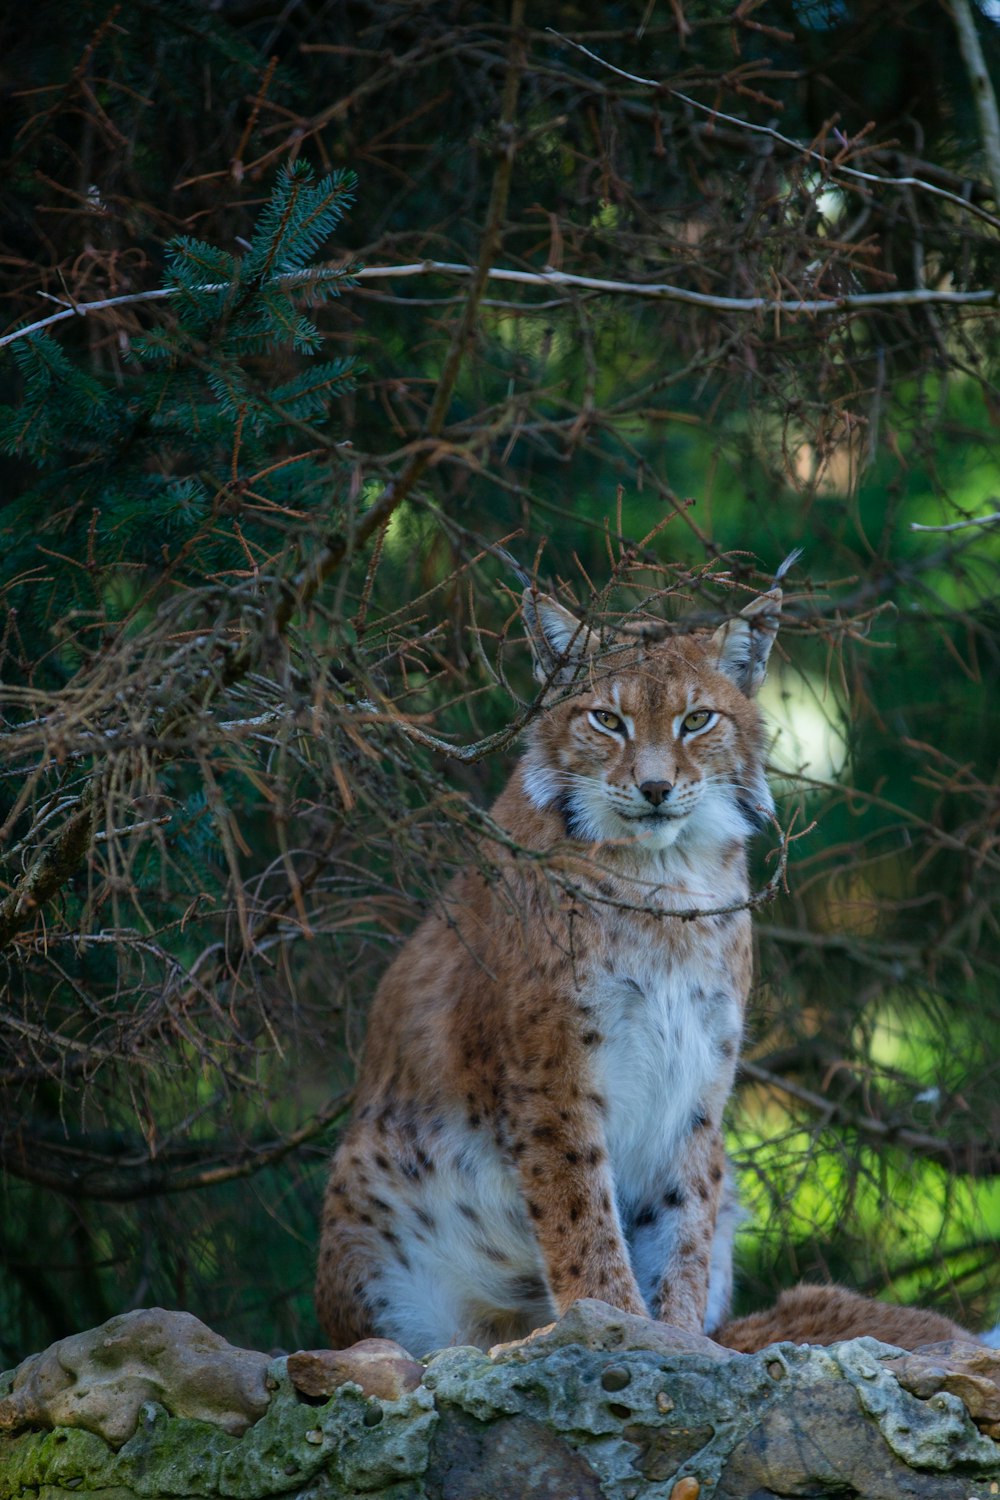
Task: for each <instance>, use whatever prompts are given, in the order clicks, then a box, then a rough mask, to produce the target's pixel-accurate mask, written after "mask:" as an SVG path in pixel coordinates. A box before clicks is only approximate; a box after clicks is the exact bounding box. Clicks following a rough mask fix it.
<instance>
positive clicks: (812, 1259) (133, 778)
mask: <svg viewBox="0 0 1000 1500" xmlns="http://www.w3.org/2000/svg"><path fill="white" fill-rule="evenodd" d="M550 28H551V29H550ZM583 49H586V50H583ZM995 85H997V86H1000V31H998V23H997V21H996V19H995V18H994V12H993V10H992V9H980V8H977V6H976V5H975V4H974V3H972V0H946V3H941V0H739V3H731V0H701V3H698V4H695V3H692V0H669V3H668V0H630V3H621V4H614V5H613V4H595V5H582V4H581V5H577V4H570V3H565V4H560V3H552V4H548V5H544V4H543V5H536V6H531V7H526V6H525V5H524V4H523V3H522V0H513V4H512V5H508V4H506V3H497V4H490V3H476V0H469V3H454V4H452V3H431V0H427V3H421V0H409V3H404V0H384V3H376V0H347V3H344V0H288V3H284V4H278V3H271V0H223V3H221V4H219V5H216V6H211V7H210V6H207V5H204V4H202V3H200V0H190V3H185V0H164V3H159V0H132V3H130V4H128V5H116V4H109V3H107V0H80V3H78V4H76V5H74V6H72V7H70V6H67V5H65V4H62V3H46V0H40V3H36V4H35V5H34V6H32V7H31V8H30V9H29V10H25V8H24V7H21V8H19V10H18V12H17V14H15V12H14V11H13V10H10V11H8V12H7V13H6V14H5V16H4V18H3V19H0V89H2V92H3V108H2V111H0V162H2V168H0V329H2V331H3V333H4V334H5V335H7V336H8V338H7V339H6V341H5V342H4V345H3V347H2V348H0V403H2V410H0V447H2V456H0V484H2V488H0V713H2V719H0V965H2V1000H0V1156H2V1168H3V1175H2V1184H0V1261H2V1270H0V1367H2V1366H4V1365H10V1364H13V1363H15V1362H16V1361H17V1360H18V1359H19V1358H21V1357H22V1356H23V1355H24V1354H26V1353H27V1352H29V1351H30V1350H32V1349H35V1348H39V1347H41V1346H43V1345H44V1344H46V1343H47V1342H49V1341H50V1340H52V1339H54V1338H57V1337H60V1336H62V1335H64V1334H67V1333H69V1332H72V1331H75V1330H76V1329H79V1328H82V1327H86V1326H89V1325H91V1324H95V1323H98V1322H100V1321H102V1320H103V1319H105V1318H107V1317H108V1316H110V1315H112V1314H114V1313H116V1312H120V1311H123V1310H126V1309H128V1308H131V1307H135V1306H139V1305H152V1304H157V1303H159V1304H163V1305H166V1306H168V1307H181V1308H186V1309H189V1310H190V1311H192V1312H194V1313H196V1314H198V1315H199V1316H200V1317H202V1318H203V1319H205V1320H206V1321H207V1322H209V1323H211V1324H212V1325H214V1326H215V1327H216V1328H218V1329H219V1330H220V1331H221V1332H224V1333H225V1334H226V1335H228V1336H229V1337H230V1338H232V1339H233V1340H235V1341H238V1342H245V1343H248V1344H251V1345H254V1346H256V1347H264V1348H267V1347H269V1346H272V1345H282V1346H285V1347H299V1346H303V1345H304V1346H307V1347H308V1346H309V1345H310V1344H314V1343H316V1342H317V1341H318V1340H319V1337H320V1336H319V1333H318V1329H317V1326H316V1322H315V1317H314V1313H313V1309H312V1302H311V1282H312V1267H313V1258H314V1249H315V1242H316V1222H317V1212H318V1202H319V1195H320V1192H321V1187H322V1181H323V1176H324V1169H325V1162H326V1159H327V1157H328V1155H329V1153H330V1150H331V1148H332V1146H333V1144H334V1142H335V1140H336V1136H337V1131H338V1129H339V1128H340V1127H341V1125H342V1122H343V1120H344V1118H345V1113H346V1111H347V1109H348V1107H349V1098H350V1088H351V1079H352V1072H353V1067H354V1060H355V1058H356V1056H357V1052H358V1047H359V1045H360V1043H361V1039H362V1037H363V1032H364V1019H365V1012H366V1006H367V1003H368V1000H369V997H370V995H371V993H372V991H373V988H374V986H375V984H376V982H377V979H378V976H379V974H380V972H381V971H382V970H383V968H384V967H385V965H386V963H387V961H388V960H389V958H390V957H391V955H392V954H393V953H394V952H395V951H396V949H397V947H398V945H399V944H400V943H401V942H402V941H403V940H404V939H405V937H406V935H407V934H408V933H409V932H410V931H411V930H412V928H413V926H414V924H415V922H416V921H417V919H418V917H419V915H420V913H421V912H422V911H424V910H426V909H427V907H428V906H429V905H430V903H431V902H433V900H434V899H435V895H436V893H437V892H438V891H439V890H440V888H441V886H442V884H443V882H445V881H446V880H447V878H448V876H449V874H450V872H451V871H452V870H453V869H454V868H455V867H456V866H457V865H458V864H460V863H462V862H463V861H465V860H468V859H469V858H483V859H485V860H487V861H488V858H489V829H488V826H486V825H484V823H483V820H482V817H481V813H480V809H482V808H484V807H486V806H488V803H489V799H490V798H491V797H492V796H493V795H494V794H495V793H496V791H497V790H498V789H499V787H500V786H501V785H502V783H503V780H504V777H505V775H506V773H507V770H508V768H509V766H510V764H511V758H512V755H513V754H514V747H515V740H516V735H517V732H518V729H519V728H520V727H521V726H522V725H523V723H524V722H525V721H526V719H527V718H528V717H529V716H530V714H531V713H532V712H533V711H534V709H533V692H534V689H533V685H532V682H531V676H530V668H529V663H528V659H527V652H526V649H525V647H524V644H523V638H522V635H521V632H520V630H519V628H518V626H517V623H516V620H515V603H516V592H517V585H516V579H515V577H514V575H513V573H512V572H511V571H510V569H509V568H508V567H507V566H506V564H505V563H504V561H503V559H502V557H501V556H499V555H498V554H497V553H496V551H491V550H490V548H494V547H495V546H496V544H503V545H504V546H505V547H506V548H507V549H509V551H510V552H512V553H513V554H514V555H515V556H516V557H517V559H518V560H519V562H520V563H521V564H522V566H524V567H525V568H527V569H528V570H529V571H534V572H536V573H537V576H538V577H539V579H540V580H541V581H542V582H543V583H545V584H546V586H550V587H553V588H555V589H556V590H557V591H558V592H559V593H560V594H561V596H562V597H563V598H564V599H565V600H566V601H567V602H570V603H574V604H575V605H577V606H579V607H580V608H582V609H585V610H587V611H589V612H590V613H591V614H592V615H595V616H601V615H605V616H607V617H609V618H610V617H614V616H616V615H619V614H621V613H623V612H627V611H647V612H651V613H653V614H656V615H659V616H661V617H665V618H668V619H679V618H684V617H688V616H690V615H692V614H698V615H699V616H700V617H701V618H703V619H704V620H706V621H711V620H712V619H716V618H718V617H719V616H720V615H722V614H725V613H726V612H728V611H731V610H734V609H736V608H738V607H740V606H741V604H743V603H745V602H746V601H747V599H748V598H750V597H752V590H753V589H755V588H760V587H762V586H763V585H764V584H765V583H766V580H767V578H768V577H769V576H770V574H771V573H772V572H773V570H774V568H775V567H776V566H777V564H778V563H779V562H780V561H781V559H782V558H783V557H784V556H785V555H786V554H787V553H788V552H789V551H790V550H791V549H792V548H793V547H796V546H800V547H802V549H803V555H802V558H801V561H800V562H799V563H798V564H797V566H796V567H795V569H794V570H793V572H792V574H791V575H790V579H789V584H790V588H789V592H788V594H787V596H786V598H787V610H786V616H785V622H784V625H783V630H782V635H781V638H780V651H779V652H777V653H776V655H777V657H778V660H777V661H776V663H775V666H774V668H773V670H772V673H771V679H770V681H769V684H768V687H767V690H766V694H765V700H764V701H765V707H766V709H767V712H768V715H769V718H770V722H771V724H772V726H773V729H774V741H773V745H772V750H771V761H772V769H773V776H774V781H775V785H776V790H777V792H778V801H779V819H780V824H781V828H780V829H775V830H773V831H772V832H771V833H770V834H769V835H766V836H765V837H764V838H763V839H762V840H761V841H760V848H759V850H758V853H757V861H758V868H757V876H756V878H757V887H758V889H759V890H760V891H761V892H762V893H763V896H764V897H766V898H767V899H762V900H761V902H760V907H759V910H758V912H757V922H758V935H759V943H758V946H759V958H758V974H759V979H758V985H757V989H756V992H755V995H754V999H753V1007H752V1019H751V1027H750V1033H749V1036H748V1040H747V1050H746V1061H745V1066H744V1070H743V1073H742V1075H741V1080H740V1085H739V1089H738V1093H737V1096H736V1098H735V1099H734V1101H733V1104H732V1107H731V1110H730V1141H731V1147H732V1150H733V1153H734V1155H735V1157H736V1158H737V1160H738V1161H739V1163H740V1164H741V1166H742V1167H743V1168H744V1184H745V1197H746V1202H747V1207H748V1211H749V1212H748V1219H747V1223H746V1225H745V1227H744V1230H743V1233H742V1235H741V1237H740V1243H739V1305H740V1308H741V1310H745V1309H749V1308H751V1307H753V1306H758V1305H762V1304H764V1303H767V1302H769V1301H771V1300H772V1299H773V1296H774V1294H775V1292H776V1291H777V1289H778V1288H779V1287H781V1286H784V1285H787V1284H789V1283H791V1282H794V1281H795V1280H797V1279H799V1278H800V1277H809V1278H812V1279H817V1278H818V1279H823V1278H827V1277H833V1278H836V1279H839V1280H843V1281H845V1282H846V1283H847V1284H849V1285H851V1286H853V1287H856V1288H860V1289H862V1290H865V1291H868V1292H871V1293H873V1294H876V1295H879V1296H884V1297H887V1298H889V1299H892V1300H900V1301H912V1302H921V1303H925V1304H927V1305H932V1306H936V1307H939V1308H941V1309H942V1310H945V1311H947V1312H950V1313H952V1314H953V1315H955V1316H958V1317H959V1318H962V1319H965V1320H966V1321H967V1322H968V1323H969V1324H970V1325H971V1326H981V1325H983V1324H984V1323H985V1322H986V1321H988V1320H991V1319H993V1318H994V1317H995V1316H996V1315H997V1313H998V1312H1000V1269H998V1266H997V1257H996V1254H995V1246H996V1241H997V1235H998V1233H1000V1060H998V1059H1000V990H998V974H1000V934H998V926H997V911H998V908H997V892H998V885H1000V880H998V877H1000V828H998V825H1000V794H998V790H997V766H998V757H1000V716H998V714H997V712H996V708H995V704H996V695H997V684H998V659H1000V614H998V606H997V594H998V581H1000V530H998V515H997V513H998V512H1000V499H998V492H1000V451H998V436H997V422H998V417H1000V389H998V385H997V377H998V367H1000V340H998V322H997V294H998V289H1000V127H998V125H997V120H996V105H995V98H994V93H993V89H994V86H995ZM498 269H499V270H506V271H508V272H513V273H527V274H526V279H522V280H516V279H515V280H510V279H501V278H498V277H497V276H495V275H491V274H489V273H491V272H495V271H496V270H498ZM545 271H549V272H557V273H561V277H562V278H563V279H560V277H558V276H553V275H551V274H549V275H548V276H547V277H543V276H542V274H541V273H543V272H545ZM588 280H589V281H594V280H596V281H599V282H601V283H603V285H598V286H594V285H589V284H588ZM608 283H610V285H608ZM655 288H660V289H661V290H660V291H659V292H655V291H653V292H651V289H655ZM664 288H665V289H666V290H663V289H664ZM162 291H166V292H168V293H169V295H167V296H158V297H155V298H150V297H145V296H144V294H146V293H150V292H162ZM109 300H110V301H111V305H105V306H98V307H95V308H93V309H92V310H91V311H89V312H87V311H85V308H86V305H87V304H95V303H97V304H103V303H107V302H108V301H109ZM55 315H64V316H60V317H58V319H57V321H53V322H50V323H49V325H48V326H47V327H44V328H41V329H37V328H36V329H35V330H34V331H33V332H31V333H24V332H23V330H25V329H26V328H27V327H28V326H29V325H32V324H35V323H38V322H39V321H42V320H45V319H47V318H52V317H54V316H55ZM15 335H16V336H15Z"/></svg>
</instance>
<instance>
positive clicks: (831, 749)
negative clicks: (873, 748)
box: [760, 657, 847, 781]
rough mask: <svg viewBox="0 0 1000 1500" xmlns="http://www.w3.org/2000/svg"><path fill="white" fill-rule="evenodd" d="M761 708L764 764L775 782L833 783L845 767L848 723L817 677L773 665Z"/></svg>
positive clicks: (762, 693)
mask: <svg viewBox="0 0 1000 1500" xmlns="http://www.w3.org/2000/svg"><path fill="white" fill-rule="evenodd" d="M772 661H773V657H772ZM760 706H761V709H762V711H763V714H764V719H765V721H766V723H767V726H768V729H769V730H770V733H771V742H770V745H769V746H768V763H769V765H770V767H771V769H772V772H773V774H774V775H775V776H776V777H777V779H778V780H781V779H785V780H789V779H791V778H793V777H795V776H807V777H809V778H810V779H811V780H813V781H836V780H837V778H838V777H839V776H840V775H841V774H842V772H843V770H844V768H845V766H846V765H847V721H846V716H845V714H844V710H843V708H842V706H841V704H840V703H839V702H838V701H837V699H836V697H835V696H834V693H833V690H832V688H830V687H829V686H828V685H827V684H826V683H824V681H823V679H822V678H821V677H819V676H816V675H813V674H811V673H807V672H802V671H800V670H799V669H797V668H792V667H791V666H790V665H789V664H788V663H787V662H782V661H778V662H774V664H773V665H772V666H771V668H770V670H769V671H768V675H767V679H766V681H765V683H764V686H763V687H762V689H761V692H760Z"/></svg>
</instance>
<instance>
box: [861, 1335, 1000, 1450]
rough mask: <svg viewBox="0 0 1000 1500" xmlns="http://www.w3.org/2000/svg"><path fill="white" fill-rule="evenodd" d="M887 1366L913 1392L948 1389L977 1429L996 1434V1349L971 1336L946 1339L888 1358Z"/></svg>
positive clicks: (999, 1366)
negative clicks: (896, 1357)
mask: <svg viewBox="0 0 1000 1500" xmlns="http://www.w3.org/2000/svg"><path fill="white" fill-rule="evenodd" d="M887 1368H888V1369H890V1370H891V1371H892V1373H893V1375H895V1377H896V1379H897V1380H898V1381H899V1383H900V1385H901V1386H903V1387H904V1388H905V1389H906V1390H908V1391H911V1392H912V1393H913V1395H914V1396H923V1397H929V1396H934V1395H936V1394H937V1393H938V1392H939V1391H950V1392H952V1394H954V1395H956V1396H958V1397H960V1399H961V1401H962V1404H963V1405H964V1407H965V1409H966V1411H967V1412H968V1413H969V1415H970V1416H971V1418H972V1420H973V1421H974V1422H975V1423H976V1426H977V1427H978V1428H979V1429H980V1431H982V1432H985V1433H986V1434H987V1436H988V1437H992V1438H1000V1351H997V1350H996V1349H988V1348H986V1347H985V1346H984V1345H983V1344H979V1343H976V1342H975V1341H974V1340H965V1339H949V1340H948V1341H947V1342H946V1343H942V1344H925V1345H924V1346H923V1347H922V1348H921V1349H918V1350H916V1351H915V1352H914V1353H913V1354H907V1355H904V1356H903V1357H902V1358H901V1359H893V1360H889V1361H888V1364H887Z"/></svg>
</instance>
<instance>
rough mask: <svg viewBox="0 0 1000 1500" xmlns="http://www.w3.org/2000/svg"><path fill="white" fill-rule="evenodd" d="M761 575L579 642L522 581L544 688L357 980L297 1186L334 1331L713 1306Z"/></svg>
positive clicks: (487, 1325)
mask: <svg viewBox="0 0 1000 1500" xmlns="http://www.w3.org/2000/svg"><path fill="white" fill-rule="evenodd" d="M780 599H781V594H780V590H779V589H778V588H777V587H775V588H774V589H772V590H771V591H769V592H768V593H766V594H763V595H761V596H760V597H759V598H756V599H754V600H753V602H752V603H751V604H750V605H749V606H748V607H747V608H746V609H744V610H743V612H742V614H740V615H736V616H734V617H733V618H732V619H730V620H728V621H727V622H726V623H725V624H724V625H723V626H722V627H720V628H719V629H718V630H716V631H715V632H714V633H712V632H708V631H703V632H694V633H686V634H685V633H676V634H670V635H667V636H666V637H665V638H659V639H657V638H646V637H644V635H643V634H642V633H641V632H638V633H635V634H629V633H626V632H621V633H619V634H617V635H616V636H612V637H611V638H610V639H608V638H605V640H604V641H603V642H599V641H598V639H597V637H596V635H594V634H593V633H592V632H590V631H588V630H587V629H586V628H585V627H584V626H583V625H582V624H581V623H580V622H579V621H578V620H577V619H576V617H575V616H574V615H572V614H571V613H569V612H568V611H567V610H565V609H563V608H562V607H561V606H560V605H559V604H557V603H556V602H555V601H554V600H552V599H550V598H548V597H547V596H543V595H536V594H534V593H533V592H532V591H530V590H529V591H528V592H527V593H526V594H525V599H524V607H523V615H524V620H525V624H526V628H527V631H528V634H529V637H530V638H531V641H532V645H533V649H534V652H535V657H536V670H537V673H538V675H539V677H540V678H541V679H542V680H543V681H545V682H547V683H548V684H549V695H548V699H547V702H546V706H545V708H544V710H543V711H542V713H541V714H540V716H539V717H538V718H537V720H536V721H535V722H534V724H533V726H532V727H531V730H530V732H529V735H528V743H527V748H526V752H525V754H524V756H523V758H522V760H521V762H520V764H519V765H518V766H517V768H516V770H515V771H514V774H513V776H512V777H511V780H510V782H509V783H508V785H507V787H506V789H505V790H504V792H503V793H502V794H501V796H500V798H499V799H498V801H497V803H496V804H495V806H494V808H493V810H492V817H493V819H494V820H495V822H496V823H497V824H499V825H500V827H501V828H502V829H504V830H505V831H506V834H507V835H508V838H507V839H506V840H503V841H499V840H498V841H495V842H491V843H490V845H489V848H488V851H486V858H485V859H484V864H483V869H486V868H487V866H488V869H489V873H488V875H486V874H484V873H482V871H481V870H480V869H473V870H469V871H468V872H466V873H465V874H462V875H460V876H459V877H458V878H457V879H456V880H455V881H454V882H453V883H452V885H451V886H450V887H449V888H448V890H447V891H446V893H445V895H444V897H443V898H442V900H441V902H440V904H439V908H438V909H437V910H436V911H434V913H433V914H432V915H431V916H429V917H428V918H427V919H426V921H425V922H424V923H423V925H422V926H421V927H420V928H419V929H418V930H417V932H416V933H415V934H414V935H413V937H412V938H411V939H410V940H409V942H408V943H407V944H406V945H405V947H404V948H403V950H402V951H401V952H400V954H399V956H398V957H397V959H396V960H395V962H394V963H393V964H392V966H391V967H390V969H389V970H388V972H387V973H386V975H385V977H384V979H383V980H382V983H381V985H380V986H379V989H378V991H377V993H376V996H375V999H374V1002H373V1006H372V1010H371V1016H370V1021H369V1032H368V1042H367V1048H366V1052H365V1056H364V1061H363V1065H362V1068H361V1073H360V1078H359V1083H358V1088H357V1094H356V1106H355V1115H354V1119H353V1122H352V1124H351V1125H350V1127H349V1129H348V1131H347V1132H346V1135H345V1137H344V1139H343V1142H342V1144H341V1145H340V1147H339V1149H338V1151H337V1153H336V1155H335V1157H334V1160H333V1165H332V1170H331V1173H330V1179H329V1184H328V1187H327V1192H326V1198H325V1202H324V1208H323V1222H322V1231H321V1247H320V1261H319V1272H318V1279H317V1306H318V1309H319V1314H320V1318H321V1321H322V1323H323V1325H324V1327H325V1330H326V1332H327V1334H328V1336H329V1338H330V1339H331V1341H332V1343H333V1344H334V1345H339V1346H343V1345H345V1344H349V1343H352V1342H353V1341H355V1340H357V1339H360V1338H364V1337H369V1336H371V1335H381V1336H384V1337H389V1338H394V1339H397V1340H398V1341H399V1342H400V1343H402V1344H404V1345H405V1346H406V1347H408V1348H409V1349H411V1350H413V1351H414V1352H423V1351H426V1350H428V1349H430V1348H435V1347H440V1346H442V1345H445V1344H448V1343H452V1342H459V1343H478V1344H489V1343H493V1342H496V1341H498V1340H502V1339H506V1338H513V1337H518V1336H520V1335H522V1334H524V1333H527V1332H528V1331H529V1330H530V1329H532V1328H534V1327H537V1326H539V1325H540V1324H543V1323H546V1322H550V1321H551V1320H552V1319H553V1318H554V1317H555V1316H557V1315H558V1314H559V1313H561V1312H562V1311H563V1310H564V1309H565V1308H566V1307H567V1306H568V1305H569V1304H570V1303H571V1302H573V1301H574V1300H575V1299H576V1298H578V1297H598V1298H601V1299H603V1300H604V1301H606V1302H610V1303H612V1304H614V1305H615V1306H617V1307H620V1308H622V1309H624V1310H626V1311H629V1312H635V1313H647V1312H651V1313H653V1315H654V1316H656V1317H660V1318H663V1319H665V1320H667V1321H669V1322H671V1323H675V1324H678V1325H679V1326H681V1327H684V1328H689V1329H695V1330H701V1329H705V1330H706V1331H712V1330H713V1329H715V1328H716V1327H717V1326H718V1325H719V1324H720V1323H721V1322H722V1321H723V1319H724V1318H725V1315H726V1312H727V1310H728V1304H729V1296H730V1286H731V1270H730V1261H731V1240H732V1231H733V1227H734V1223H735V1220H736V1216H737V1213H736V1207H735V1203H734V1200H733V1198H732V1195H731V1193H730V1191H729V1189H728V1184H727V1168H726V1161H725V1156H724V1151H723V1143H722V1132H721V1120H722V1111H723V1107H724V1105H725V1103H726V1099H727V1097H728V1095H729V1092H730V1089H731V1087H732V1081H733V1074H734V1070H735V1067H736V1061H737V1054H738V1050H739V1045H740V1037H741V1032H742V1026H743V1012H744V1006H745V1003H746V999H747V994H748V992H749V988H750V982H751V934H750V915H749V912H748V910H747V908H746V901H747V897H748V893H749V886H748V878H747V867H746V853H745V851H746V845H747V842H748V840H749V839H750V837H751V836H752V834H753V833H754V832H755V831H756V830H757V829H758V828H759V827H760V826H761V825H762V824H764V823H766V821H767V820H768V818H769V816H770V815H771V812H772V810H773V804H772V801H771V796H770V793H769V791H768V788H767V784H766V782H765V779H764V769H763V727H762V723H761V718H760V714H759V711H758V709H757V707H756V704H755V703H754V695H755V694H756V692H757V689H758V687H759V686H760V683H761V682H762V681H763V677H764V672H765V668H766V664H767V658H768V653H769V651H770V648H771V644H772V642H773V639H774V635H775V632H776V630H777V625H778V611H779V606H780ZM541 852H544V853H545V856H546V857H545V858H544V859H539V858H538V854H539V853H541Z"/></svg>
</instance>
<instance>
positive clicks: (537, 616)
mask: <svg viewBox="0 0 1000 1500" xmlns="http://www.w3.org/2000/svg"><path fill="white" fill-rule="evenodd" d="M521 617H522V619H523V620H524V627H525V630H526V631H527V632H528V640H529V641H530V642H531V650H532V654H533V655H534V658H535V676H536V677H537V679H538V681H539V682H549V681H552V682H553V683H560V684H561V683H567V682H572V681H573V679H574V677H575V676H576V675H577V673H578V672H579V670H580V667H581V665H582V664H583V661H584V658H585V657H587V656H590V655H591V653H592V652H594V651H596V650H597V647H598V645H599V641H598V638H597V636H596V635H595V634H594V632H593V631H592V630H588V629H587V627H586V625H584V623H583V621H582V620H578V619H577V617H576V615H574V614H573V613H572V612H571V611H570V610H568V609H564V608H563V606H562V605H561V604H557V603H556V601H555V599H553V598H552V597H551V595H549V594H539V593H536V592H535V590H534V589H525V591H524V593H523V595H522V596H521Z"/></svg>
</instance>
